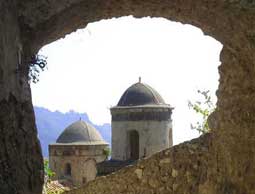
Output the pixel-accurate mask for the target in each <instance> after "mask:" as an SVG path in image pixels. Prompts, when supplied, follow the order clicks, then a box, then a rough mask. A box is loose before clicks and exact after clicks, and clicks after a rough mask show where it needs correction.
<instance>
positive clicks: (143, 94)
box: [117, 82, 166, 106]
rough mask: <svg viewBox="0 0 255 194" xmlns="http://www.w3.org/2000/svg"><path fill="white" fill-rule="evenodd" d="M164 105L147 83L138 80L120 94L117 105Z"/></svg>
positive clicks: (158, 95)
mask: <svg viewBox="0 0 255 194" xmlns="http://www.w3.org/2000/svg"><path fill="white" fill-rule="evenodd" d="M143 105H166V103H165V101H164V100H163V98H162V97H161V96H160V94H159V93H158V92H157V91H156V90H155V89H153V88H152V87H150V86H149V85H147V84H144V83H141V82H138V83H135V84H133V85H132V86H130V87H129V88H128V89H127V90H126V91H125V92H124V94H123V95H122V96H121V98H120V100H119V102H118V104H117V106H143Z"/></svg>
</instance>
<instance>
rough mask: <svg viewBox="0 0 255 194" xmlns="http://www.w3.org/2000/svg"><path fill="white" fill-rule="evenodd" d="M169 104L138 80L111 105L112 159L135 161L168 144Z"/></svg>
mask: <svg viewBox="0 0 255 194" xmlns="http://www.w3.org/2000/svg"><path fill="white" fill-rule="evenodd" d="M172 109H173V108H172V107H171V106H170V105H169V104H166V103H165V102H164V100H163V98H162V97H161V96H160V95H159V93H158V92H157V91H156V90H154V89H153V88H151V87H150V86H148V85H147V84H144V83H141V80H140V79H139V82H138V83H136V84H134V85H132V86H130V87H129V88H128V89H127V90H126V91H125V92H124V94H123V95H122V97H121V98H120V100H119V102H118V104H117V106H115V107H112V108H111V115H112V159H113V160H137V159H139V158H142V157H147V156H150V155H152V154H153V153H155V152H158V151H160V150H163V149H166V148H169V147H171V146H172V144H173V141H172V120H171V114H172Z"/></svg>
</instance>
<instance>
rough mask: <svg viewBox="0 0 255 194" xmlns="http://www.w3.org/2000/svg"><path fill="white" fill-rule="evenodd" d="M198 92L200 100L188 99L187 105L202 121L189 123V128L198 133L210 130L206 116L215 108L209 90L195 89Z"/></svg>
mask: <svg viewBox="0 0 255 194" xmlns="http://www.w3.org/2000/svg"><path fill="white" fill-rule="evenodd" d="M197 92H198V94H200V96H201V97H202V100H201V101H195V102H191V101H188V106H189V108H190V109H193V110H194V111H195V112H196V113H197V114H198V115H199V116H200V117H202V121H197V122H196V123H195V124H192V123H191V124H190V127H191V129H195V130H197V131H198V132H199V133H202V134H204V133H207V132H209V131H210V128H209V126H208V122H207V119H208V116H209V115H210V114H211V113H212V112H213V111H214V110H215V108H216V105H215V103H213V101H212V98H211V95H210V91H209V90H206V91H201V90H198V91H197Z"/></svg>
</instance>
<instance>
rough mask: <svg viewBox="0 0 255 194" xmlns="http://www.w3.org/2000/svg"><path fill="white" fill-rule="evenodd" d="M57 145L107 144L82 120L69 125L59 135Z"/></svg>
mask: <svg viewBox="0 0 255 194" xmlns="http://www.w3.org/2000/svg"><path fill="white" fill-rule="evenodd" d="M57 143H75V144H79V143H80V144H107V143H106V142H105V141H104V140H103V138H102V136H101V135H100V133H99V132H98V131H97V130H96V129H95V128H94V127H93V126H92V125H90V124H89V123H87V122H84V121H82V120H79V121H76V122H74V123H72V124H71V125H69V126H68V127H67V128H66V129H65V130H64V131H63V132H62V133H61V134H60V136H59V137H58V139H57Z"/></svg>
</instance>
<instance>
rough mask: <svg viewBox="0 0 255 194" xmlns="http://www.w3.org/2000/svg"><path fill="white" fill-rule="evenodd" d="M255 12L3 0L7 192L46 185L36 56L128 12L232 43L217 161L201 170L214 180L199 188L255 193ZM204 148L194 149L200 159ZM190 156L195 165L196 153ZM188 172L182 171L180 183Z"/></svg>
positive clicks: (227, 5) (0, 169) (242, 5)
mask: <svg viewBox="0 0 255 194" xmlns="http://www.w3.org/2000/svg"><path fill="white" fill-rule="evenodd" d="M254 13H255V3H254V1H251V0H196V1H194V0H171V1H165V0H139V1H137V0H105V1H102V0H93V1H90V0H72V1H69V0H61V1H59V0H58V1H57V0H52V1H46V0H23V1H17V0H9V1H6V0H0V15H1V17H0V89H1V92H0V110H1V111H0V130H1V131H0V132H1V136H0V141H1V145H2V146H1V148H0V193H4V194H13V193H19V194H30V193H33V194H37V193H40V190H41V187H42V178H43V177H42V176H41V175H42V171H41V170H42V157H41V151H40V148H39V143H38V140H37V134H36V128H35V124H34V115H33V109H32V104H31V95H30V88H29V85H28V83H27V68H26V64H27V63H28V61H29V58H30V56H31V55H32V54H36V52H37V51H38V49H40V48H41V47H42V46H43V45H45V44H47V43H50V42H52V41H54V40H57V39H59V38H61V37H63V36H64V35H66V34H68V33H70V32H72V31H74V30H76V29H78V28H82V27H85V26H86V25H87V24H88V23H89V22H93V21H98V20H100V19H107V18H112V17H119V16H124V15H134V16H135V17H143V16H152V17H164V18H167V19H170V20H172V21H179V22H182V23H185V24H192V25H194V26H197V27H199V28H201V29H202V30H203V32H204V33H206V34H208V35H210V36H212V37H214V38H216V39H217V40H218V41H220V42H221V43H222V44H223V45H224V47H223V50H222V52H221V56H220V60H221V62H222V64H221V66H220V68H219V73H220V85H219V89H218V91H217V96H218V103H217V106H218V107H217V110H216V111H215V113H214V114H213V115H212V116H211V117H210V125H211V128H212V129H213V131H212V136H213V138H212V142H211V145H210V146H209V155H210V160H209V161H208V166H207V168H206V169H201V171H200V170H199V172H201V174H202V173H207V175H206V177H207V180H206V181H205V183H203V184H199V185H200V187H199V188H200V189H199V190H198V193H205V190H206V191H207V192H206V193H231V194H237V193H238V194H239V193H255V188H254V187H255V186H254V180H255V165H254V163H255V157H254V156H255V149H254V148H255V133H254V131H255V130H254V126H255V119H254V118H255V111H254V110H255V90H254V88H255V76H254V72H255V69H254V68H255V64H254V63H255V14H254ZM17 64H20V65H17ZM17 67H18V68H17ZM17 69H19V71H18V72H19V73H18V74H17V73H15V71H16V70H17ZM198 141H202V142H203V140H202V139H201V140H198ZM188 144H189V143H187V144H183V145H182V146H183V147H187V146H188ZM198 145H200V144H198ZM171 150H177V151H178V153H180V156H183V157H184V156H185V153H186V152H185V149H184V150H183V149H182V148H181V146H177V147H174V148H173V149H171ZM199 150H200V149H199V148H198V150H194V151H195V155H194V156H197V154H199V153H200V151H199ZM171 152H173V151H171ZM197 152H198V153H197ZM187 156H188V158H187V161H190V163H189V165H191V164H192V162H193V160H192V158H193V156H192V155H187ZM203 156H208V154H203V153H201V156H200V157H202V158H203ZM176 157H177V156H176ZM185 157H186V156H185ZM173 161H174V164H175V165H177V164H182V163H183V162H185V160H183V158H182V157H177V158H174V157H173ZM206 161H207V160H206ZM209 164H210V165H209ZM186 165H188V164H186ZM134 168H135V167H134ZM155 169H157V168H155ZM153 171H154V168H151V172H153ZM140 172H141V171H140ZM173 172H175V171H173ZM191 172H192V173H191V174H192V177H198V178H197V179H196V180H197V181H198V182H200V181H203V179H202V178H201V179H200V178H199V177H201V176H202V175H201V174H200V175H199V176H195V175H196V171H191ZM138 174H139V172H138ZM174 174H175V173H174ZM184 175H185V173H179V174H178V177H179V178H178V180H179V181H181V180H182V179H184V177H185V176H184ZM193 175H194V176H193ZM115 176H117V175H112V176H111V177H109V179H108V180H109V181H110V180H112V179H113V177H115ZM202 177H204V176H202ZM123 178H124V177H123ZM102 180H104V181H105V182H106V183H105V185H106V186H103V185H102V188H103V189H105V190H107V188H106V187H107V185H108V189H110V187H111V185H110V184H108V182H107V180H106V179H102ZM121 180H122V179H119V181H121ZM125 180H126V179H125ZM171 180H172V179H171ZM171 180H170V179H169V181H171ZM176 180H177V179H176ZM109 183H110V182H109ZM170 183H171V182H170ZM185 183H186V182H185ZM93 184H94V183H93ZM96 184H100V183H99V182H98V183H96ZM178 184H180V182H178ZM122 185H123V184H122ZM171 185H172V186H171V187H173V186H174V184H171ZM201 185H203V186H201ZM116 187H117V186H116ZM120 187H121V186H120ZM139 188H141V187H139ZM159 188H160V187H159ZM159 188H158V189H159ZM188 188H189V186H188V184H182V186H180V187H179V189H180V192H181V191H182V190H185V192H186V193H190V192H188ZM196 188H197V187H196ZM203 188H204V189H203ZM205 188H206V189H205ZM90 189H92V188H90ZM119 189H121V188H119ZM130 189H132V186H131V188H130ZM77 192H81V191H77ZM178 192H179V191H178V190H177V191H176V192H175V193H178ZM185 192H182V193H185ZM156 193H159V191H158V192H156Z"/></svg>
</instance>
